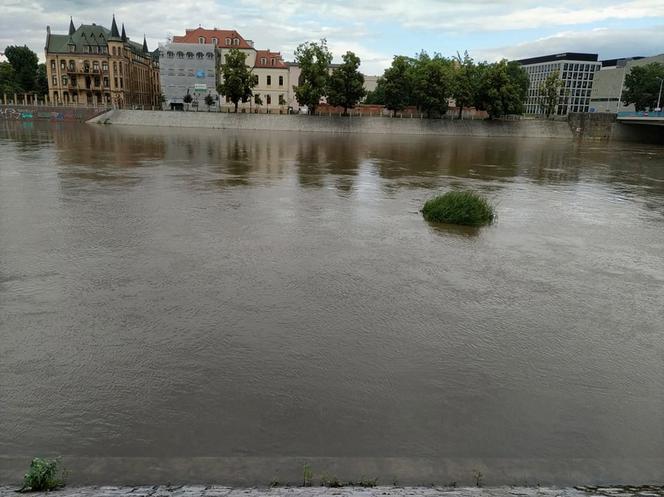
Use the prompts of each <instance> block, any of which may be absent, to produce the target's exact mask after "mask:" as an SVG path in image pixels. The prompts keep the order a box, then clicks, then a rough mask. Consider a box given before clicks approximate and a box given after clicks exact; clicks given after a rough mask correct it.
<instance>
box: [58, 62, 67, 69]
mask: <svg viewBox="0 0 664 497" xmlns="http://www.w3.org/2000/svg"><path fill="white" fill-rule="evenodd" d="M66 68H67V67H66V62H65V61H64V60H61V61H60V70H61V71H64V70H65V69H66Z"/></svg>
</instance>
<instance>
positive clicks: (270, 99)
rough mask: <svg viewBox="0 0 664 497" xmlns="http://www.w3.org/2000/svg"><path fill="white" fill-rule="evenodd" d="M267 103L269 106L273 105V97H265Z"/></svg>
mask: <svg viewBox="0 0 664 497" xmlns="http://www.w3.org/2000/svg"><path fill="white" fill-rule="evenodd" d="M268 78H269V76H268ZM265 102H266V103H267V104H268V105H270V104H271V103H272V96H271V95H268V96H267V97H265Z"/></svg>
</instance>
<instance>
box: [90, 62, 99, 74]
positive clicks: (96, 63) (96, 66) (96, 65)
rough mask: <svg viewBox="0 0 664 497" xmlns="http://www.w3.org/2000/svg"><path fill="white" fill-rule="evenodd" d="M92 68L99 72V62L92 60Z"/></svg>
mask: <svg viewBox="0 0 664 497" xmlns="http://www.w3.org/2000/svg"><path fill="white" fill-rule="evenodd" d="M92 70H93V71H94V72H99V62H97V61H96V60H95V61H93V62H92Z"/></svg>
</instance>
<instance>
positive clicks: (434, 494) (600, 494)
mask: <svg viewBox="0 0 664 497" xmlns="http://www.w3.org/2000/svg"><path fill="white" fill-rule="evenodd" d="M16 495H17V494H16V487H8V486H0V497H16ZM27 495H31V496H36V497H43V496H44V495H46V494H45V493H38V492H36V493H30V494H27ZM49 495H50V496H52V497H333V496H342V497H386V496H387V497H406V496H408V497H411V496H412V497H590V496H592V497H664V487H661V486H652V485H647V486H634V487H632V486H619V487H596V486H588V487H575V488H556V487H487V488H476V487H465V488H457V487H395V486H389V487H380V486H379V487H373V488H361V487H340V488H327V487H276V488H255V487H254V488H248V487H243V488H234V487H224V486H215V485H208V486H205V485H185V486H164V485H154V486H100V487H66V488H64V489H61V490H57V491H55V492H50V493H49Z"/></svg>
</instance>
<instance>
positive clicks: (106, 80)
mask: <svg viewBox="0 0 664 497" xmlns="http://www.w3.org/2000/svg"><path fill="white" fill-rule="evenodd" d="M104 87H106V88H108V78H107V77H105V78H104Z"/></svg>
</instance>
